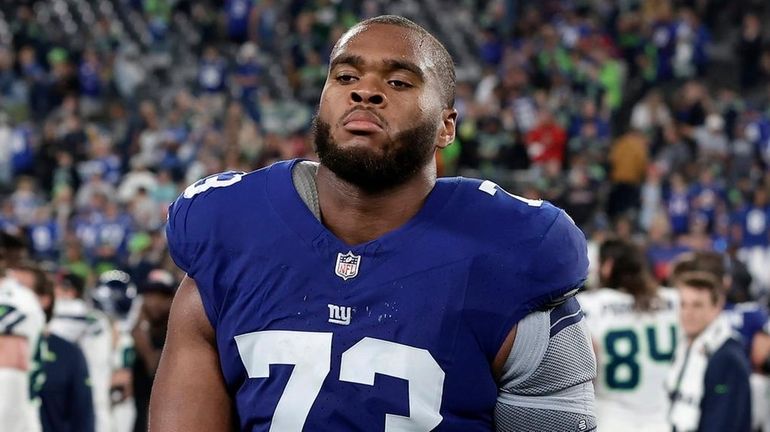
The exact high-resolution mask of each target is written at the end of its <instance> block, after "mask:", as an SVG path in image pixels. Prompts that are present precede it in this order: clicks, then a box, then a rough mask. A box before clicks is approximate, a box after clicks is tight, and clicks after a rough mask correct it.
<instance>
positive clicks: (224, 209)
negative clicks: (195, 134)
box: [166, 171, 245, 328]
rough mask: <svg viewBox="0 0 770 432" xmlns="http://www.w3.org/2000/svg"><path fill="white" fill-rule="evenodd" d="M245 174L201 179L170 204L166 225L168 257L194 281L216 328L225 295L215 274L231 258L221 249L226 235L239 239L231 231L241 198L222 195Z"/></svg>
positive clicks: (233, 231) (222, 174) (226, 173)
mask: <svg viewBox="0 0 770 432" xmlns="http://www.w3.org/2000/svg"><path fill="white" fill-rule="evenodd" d="M244 175H245V173H242V172H236V171H230V172H225V173H221V174H215V175H212V176H209V177H206V178H204V179H201V180H199V181H197V182H195V183H193V184H191V185H190V186H188V187H187V188H186V189H185V190H184V192H183V193H182V194H181V195H180V196H179V197H178V198H177V199H176V200H175V201H174V202H173V203H172V204H171V206H170V207H169V211H168V221H167V223H166V240H167V243H168V250H169V255H171V258H172V259H173V260H174V263H176V265H177V266H178V267H179V268H180V269H182V270H184V272H185V273H187V275H188V276H190V277H191V278H192V279H193V280H195V282H196V284H197V286H198V292H199V293H200V296H201V300H202V302H203V308H204V310H205V312H206V316H207V317H208V319H209V322H210V323H211V325H212V326H214V328H216V324H217V322H218V316H219V307H220V306H219V304H220V302H221V299H220V298H219V295H220V294H222V293H221V292H219V291H218V290H217V284H216V283H215V282H214V275H215V274H216V273H217V272H218V271H219V269H220V268H221V267H222V263H223V262H224V261H226V260H227V259H228V258H227V257H226V256H223V254H226V251H225V250H224V249H223V248H222V247H221V246H220V245H221V244H223V243H226V241H227V240H225V239H223V238H222V235H223V233H225V234H228V235H229V236H231V237H232V236H236V235H238V234H237V230H236V229H230V228H228V225H227V224H228V221H230V220H232V214H230V213H228V211H230V210H228V208H231V204H230V203H231V202H232V201H237V200H238V197H237V196H233V195H230V194H227V193H223V192H224V190H223V189H222V188H225V187H227V186H232V185H235V184H236V183H238V182H240V181H241V180H242V179H243V177H244Z"/></svg>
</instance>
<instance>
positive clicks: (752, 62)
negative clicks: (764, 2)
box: [737, 13, 763, 89]
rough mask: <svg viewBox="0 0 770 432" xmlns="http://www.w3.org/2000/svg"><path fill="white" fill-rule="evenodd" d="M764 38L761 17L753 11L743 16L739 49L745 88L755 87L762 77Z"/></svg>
mask: <svg viewBox="0 0 770 432" xmlns="http://www.w3.org/2000/svg"><path fill="white" fill-rule="evenodd" d="M762 39H763V35H762V23H761V21H760V19H759V17H758V16H757V15H756V14H753V13H749V14H746V15H745V16H744V17H743V26H742V28H741V32H740V39H739V42H738V50H737V51H738V55H739V57H738V60H739V65H740V73H741V78H740V84H741V87H742V88H743V89H749V88H751V87H753V86H754V85H756V84H757V83H758V82H759V79H760V78H761V71H760V60H761V59H762V43H763V40H762Z"/></svg>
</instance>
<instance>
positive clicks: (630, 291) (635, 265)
mask: <svg viewBox="0 0 770 432" xmlns="http://www.w3.org/2000/svg"><path fill="white" fill-rule="evenodd" d="M599 255H600V270H599V271H600V277H601V282H602V286H603V287H604V288H600V289H597V290H594V291H590V292H584V293H580V294H578V300H579V302H580V304H581V307H582V308H583V311H584V313H585V315H586V322H587V324H588V328H589V330H590V332H591V336H592V339H593V343H594V349H595V350H596V360H597V365H598V371H597V380H596V383H595V388H596V414H597V423H598V429H597V430H598V431H667V430H670V428H669V426H668V424H667V422H666V409H667V406H668V397H667V395H666V393H665V390H664V387H663V383H664V380H665V379H666V376H667V374H668V370H669V368H670V366H671V360H672V357H673V354H674V349H675V343H676V340H677V338H676V332H677V331H678V330H677V329H678V321H677V320H678V315H677V311H678V304H679V300H678V296H677V294H676V291H674V290H672V289H668V288H659V287H658V286H657V284H656V283H655V281H654V280H653V279H652V277H651V276H650V274H649V272H648V270H647V264H646V260H645V259H644V256H643V255H642V253H641V251H640V250H639V249H638V248H637V247H636V246H634V245H632V244H630V243H627V242H623V241H620V240H608V241H606V242H604V243H603V244H602V246H601V250H600V254H599Z"/></svg>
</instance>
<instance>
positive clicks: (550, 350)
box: [150, 16, 595, 432]
mask: <svg viewBox="0 0 770 432" xmlns="http://www.w3.org/2000/svg"><path fill="white" fill-rule="evenodd" d="M330 60H331V63H330V69H329V74H328V76H327V80H326V84H325V86H324V89H323V92H322V94H321V102H320V106H319V112H318V115H317V116H316V118H315V120H314V128H315V134H314V135H315V145H316V148H317V151H318V155H319V158H320V164H316V163H311V162H307V161H297V160H294V161H284V162H279V163H276V164H274V165H272V166H270V167H269V168H266V169H263V170H259V171H255V172H253V173H250V174H245V173H239V172H231V173H225V174H221V175H215V176H211V177H209V178H206V179H203V180H201V181H199V182H197V183H195V184H193V185H191V186H190V187H189V188H187V189H186V190H185V192H184V193H183V195H182V196H181V197H179V198H178V199H177V201H175V203H174V204H173V206H172V208H171V209H170V212H169V213H170V216H169V222H168V225H167V237H168V242H169V249H170V252H171V256H172V257H173V258H174V260H175V262H176V263H177V265H179V267H181V268H182V269H183V270H184V271H186V272H187V277H186V278H185V280H184V281H183V282H182V284H181V287H180V288H179V291H178V293H177V295H176V298H175V300H174V304H173V307H172V311H171V317H170V323H169V329H168V340H167V342H166V345H165V348H164V352H163V357H162V360H161V362H160V366H159V368H158V373H157V375H156V379H155V387H154V389H153V396H152V402H151V408H150V417H151V419H150V428H151V429H152V430H158V431H174V430H185V431H229V430H231V428H232V427H233V425H235V426H237V427H238V428H239V429H240V430H243V431H268V430H271V431H285V432H291V431H301V430H312V431H407V430H408V431H431V430H437V431H464V432H467V431H492V430H498V431H518V430H549V431H575V430H579V431H589V430H593V429H594V428H595V418H594V412H593V386H592V379H593V378H594V375H595V360H594V357H593V352H592V349H591V346H590V339H589V336H588V334H587V329H586V327H585V325H584V322H583V321H582V313H581V311H580V307H579V305H578V304H577V301H576V300H575V298H574V294H575V293H576V292H577V290H578V289H579V288H580V286H582V284H583V281H584V280H585V278H586V273H587V267H588V260H587V258H586V242H585V237H584V235H583V233H582V232H581V231H580V230H579V229H578V228H577V227H576V226H575V224H574V223H573V222H572V220H571V219H570V218H569V217H568V216H567V215H566V214H565V213H564V212H563V211H562V210H560V209H558V208H556V207H554V206H552V205H550V204H548V203H545V202H542V201H539V200H528V199H524V198H521V197H517V196H514V195H510V194H508V193H507V192H505V191H504V190H502V189H500V188H499V187H498V186H497V185H496V184H494V183H492V182H490V181H481V180H474V179H462V178H449V179H441V180H437V178H436V160H435V154H436V151H437V150H439V149H442V148H445V147H446V146H448V145H449V144H450V143H451V142H452V141H453V140H454V136H455V121H456V118H457V111H456V110H455V109H454V108H453V103H454V86H455V76H454V75H455V74H454V65H453V63H452V59H451V57H450V56H449V54H448V53H447V51H446V49H445V48H444V47H443V46H442V45H441V43H440V42H438V40H436V39H435V38H434V37H433V36H432V35H430V34H429V33H428V32H427V31H426V30H425V29H423V28H422V27H419V26H418V25H416V24H414V23H413V22H411V21H409V20H407V19H404V18H401V17H396V16H382V17H376V18H372V19H369V20H367V21H364V22H362V23H360V24H358V25H356V26H354V27H353V28H352V29H350V30H349V31H348V32H347V33H345V35H343V36H342V37H341V38H340V39H339V41H338V42H337V44H336V45H335V47H334V49H333V50H332V54H331V59H330Z"/></svg>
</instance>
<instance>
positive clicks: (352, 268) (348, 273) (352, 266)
mask: <svg viewBox="0 0 770 432" xmlns="http://www.w3.org/2000/svg"><path fill="white" fill-rule="evenodd" d="M359 264H361V255H353V251H349V252H348V253H346V254H341V253H338V254H337V265H336V266H335V267H334V273H336V274H337V276H339V277H341V278H342V279H344V280H348V279H352V278H354V277H356V276H358V266H359Z"/></svg>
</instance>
